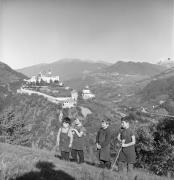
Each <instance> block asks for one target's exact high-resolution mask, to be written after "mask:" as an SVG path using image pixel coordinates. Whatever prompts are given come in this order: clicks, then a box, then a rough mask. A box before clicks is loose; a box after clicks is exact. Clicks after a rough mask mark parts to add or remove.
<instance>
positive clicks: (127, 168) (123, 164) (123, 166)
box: [118, 162, 134, 173]
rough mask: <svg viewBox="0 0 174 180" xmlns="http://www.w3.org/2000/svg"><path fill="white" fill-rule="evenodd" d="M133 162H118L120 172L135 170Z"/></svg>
mask: <svg viewBox="0 0 174 180" xmlns="http://www.w3.org/2000/svg"><path fill="white" fill-rule="evenodd" d="M133 166H134V165H133V163H127V162H118V170H119V171H120V172H124V173H127V172H131V171H133Z"/></svg>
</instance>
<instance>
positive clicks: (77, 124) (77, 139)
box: [71, 118, 86, 163]
mask: <svg viewBox="0 0 174 180" xmlns="http://www.w3.org/2000/svg"><path fill="white" fill-rule="evenodd" d="M72 132H73V143H72V150H71V156H72V159H73V161H75V162H78V163H83V162H84V152H83V147H84V138H83V137H84V136H85V135H86V130H85V128H84V127H83V125H82V121H81V120H79V119H78V118H77V119H76V120H75V121H74V128H72ZM78 159H79V160H78Z"/></svg>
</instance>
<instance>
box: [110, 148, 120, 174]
mask: <svg viewBox="0 0 174 180" xmlns="http://www.w3.org/2000/svg"><path fill="white" fill-rule="evenodd" d="M121 150H122V147H121V148H120V149H119V151H118V154H117V156H116V158H115V161H114V163H113V165H112V168H111V171H113V169H114V167H115V165H116V163H117V160H118V157H119V155H120V152H121Z"/></svg>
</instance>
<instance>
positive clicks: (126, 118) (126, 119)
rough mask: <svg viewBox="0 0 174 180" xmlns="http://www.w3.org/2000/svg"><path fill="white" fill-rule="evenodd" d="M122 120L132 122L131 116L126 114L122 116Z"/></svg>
mask: <svg viewBox="0 0 174 180" xmlns="http://www.w3.org/2000/svg"><path fill="white" fill-rule="evenodd" d="M121 121H125V122H128V123H129V122H130V117H129V116H125V117H122V118H121Z"/></svg>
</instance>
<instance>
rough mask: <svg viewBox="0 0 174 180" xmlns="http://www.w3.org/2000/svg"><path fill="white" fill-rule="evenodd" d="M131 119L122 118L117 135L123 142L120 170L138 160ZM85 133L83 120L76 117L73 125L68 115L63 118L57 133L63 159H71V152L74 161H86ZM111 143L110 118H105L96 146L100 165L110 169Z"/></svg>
mask: <svg viewBox="0 0 174 180" xmlns="http://www.w3.org/2000/svg"><path fill="white" fill-rule="evenodd" d="M129 121H130V118H129V117H124V118H122V119H121V129H120V131H119V133H118V137H117V139H118V141H119V142H120V144H121V149H120V151H119V152H120V153H119V156H118V170H119V171H127V172H128V171H131V170H132V169H133V164H134V163H135V161H136V153H135V135H134V134H133V133H132V131H131V130H130V126H129ZM85 135H86V130H85V128H84V127H83V125H82V121H81V120H79V119H76V120H75V121H74V124H72V125H71V120H70V119H69V118H68V117H66V118H64V119H63V122H62V127H61V128H60V129H59V131H58V135H57V146H58V147H59V148H58V149H59V151H61V157H62V159H64V160H69V157H70V153H71V156H72V159H73V161H75V162H78V163H83V162H84V151H83V147H84V136H85ZM110 143H111V130H110V120H109V119H104V120H102V122H101V128H100V129H99V131H98V132H97V136H96V148H97V152H98V153H97V154H98V159H99V161H100V164H99V166H100V167H102V168H105V167H106V168H108V169H110V167H111V157H110Z"/></svg>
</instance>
